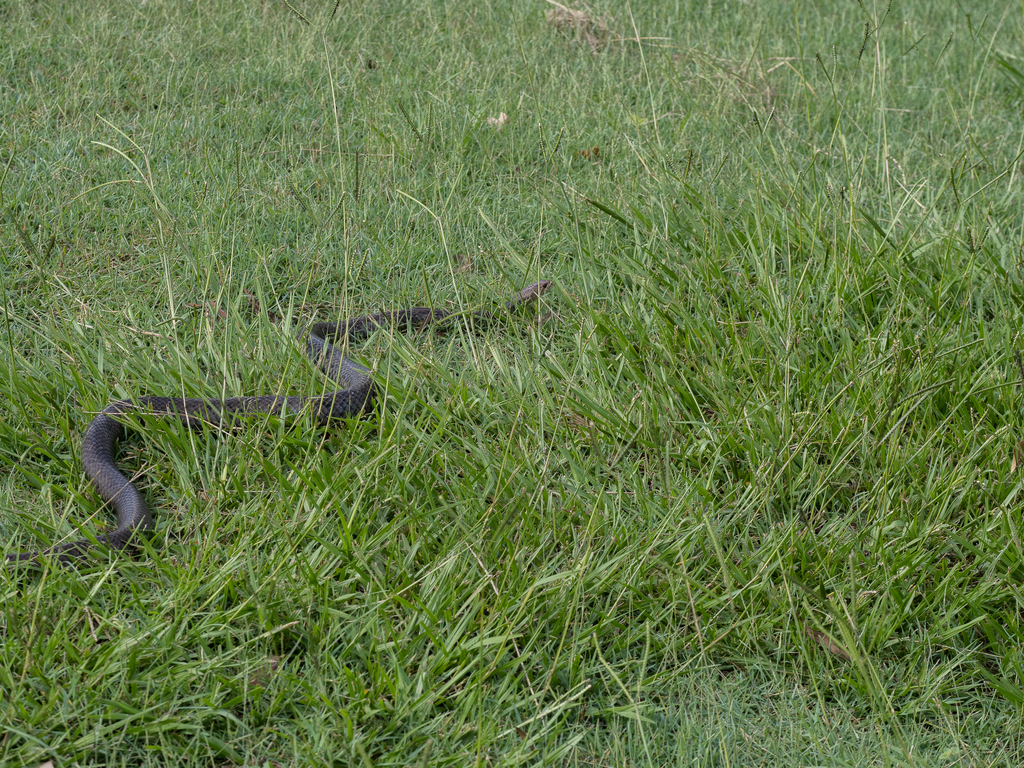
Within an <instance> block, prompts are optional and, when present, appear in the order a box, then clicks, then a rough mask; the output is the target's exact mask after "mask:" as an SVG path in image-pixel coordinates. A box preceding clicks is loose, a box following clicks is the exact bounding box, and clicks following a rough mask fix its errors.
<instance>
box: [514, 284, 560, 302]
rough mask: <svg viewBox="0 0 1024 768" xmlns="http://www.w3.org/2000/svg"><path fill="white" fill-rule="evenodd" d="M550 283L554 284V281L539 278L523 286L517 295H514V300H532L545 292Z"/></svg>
mask: <svg viewBox="0 0 1024 768" xmlns="http://www.w3.org/2000/svg"><path fill="white" fill-rule="evenodd" d="M552 285H554V282H553V281H551V280H540V281H538V282H536V283H534V284H533V285H528V286H526V287H525V288H523V290H521V291H520V292H519V296H517V297H516V300H517V301H519V302H523V301H532V300H533V299H536V298H537V297H539V296H540V295H541V294H543V293H544V292H546V291H547V290H548V288H550V287H551V286H552Z"/></svg>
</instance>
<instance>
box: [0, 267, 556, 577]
mask: <svg viewBox="0 0 1024 768" xmlns="http://www.w3.org/2000/svg"><path fill="white" fill-rule="evenodd" d="M550 287H551V281H550V280H542V281H540V282H538V283H534V284H533V285H530V286H527V287H526V288H524V289H523V290H522V291H520V292H519V293H518V294H517V295H516V296H515V297H514V298H513V299H512V300H511V301H507V302H505V308H506V309H507V310H510V311H511V310H512V309H514V308H515V307H516V306H517V305H519V304H521V303H523V302H526V301H529V300H531V299H534V298H536V297H538V296H540V295H541V294H542V293H544V292H545V291H546V290H547V289H548V288H550ZM456 318H462V319H464V320H473V319H476V320H491V319H493V318H494V315H493V314H492V313H490V312H485V311H479V312H473V313H454V312H450V311H448V310H444V309H430V308H428V307H412V308H409V309H399V310H394V311H390V312H378V313H377V314H373V315H365V316H363V317H357V318H354V319H351V320H341V321H339V322H333V323H317V324H315V325H313V326H312V327H311V328H310V331H309V339H308V343H307V346H306V354H307V355H308V356H309V358H310V359H311V360H312V361H313V362H314V363H316V364H317V365H318V366H319V367H320V369H321V370H322V371H323V372H324V373H325V374H326V375H327V377H328V378H330V379H331V380H333V381H335V382H337V383H338V384H340V385H341V386H342V387H343V388H342V389H338V390H336V391H334V392H328V393H326V394H323V395H319V396H314V397H301V396H278V395H261V396H257V397H232V398H228V399H226V400H205V399H203V398H192V397H186V398H182V397H140V398H137V399H135V400H117V401H115V402H112V403H110V404H109V405H108V406H107V407H106V408H104V409H103V410H102V411H101V412H100V413H99V414H97V415H96V417H95V418H94V419H93V420H92V422H91V423H90V424H89V427H88V428H87V429H86V431H85V436H84V437H83V438H82V466H83V468H84V469H85V474H86V476H87V477H88V478H89V480H90V482H92V485H93V487H94V488H95V489H96V491H97V493H99V495H100V497H101V498H102V499H103V501H104V502H106V503H108V504H109V505H110V506H111V507H112V508H113V509H114V511H115V512H116V513H117V527H116V528H115V529H114V530H113V531H110V532H109V533H104V534H102V535H99V536H96V537H95V539H81V540H79V541H72V542H68V543H65V544H58V545H56V546H53V547H50V548H49V549H45V550H39V551H34V552H17V553H12V554H9V555H7V556H6V561H7V563H32V562H39V561H41V560H42V559H43V558H46V557H52V558H55V559H56V560H57V561H58V562H60V563H62V564H65V565H67V564H72V563H75V562H77V561H80V560H81V559H82V558H84V557H85V556H86V554H87V553H88V552H89V550H90V549H91V548H92V547H93V546H94V545H95V544H97V543H98V544H102V545H106V546H107V547H110V548H111V549H117V550H120V549H124V548H125V547H126V546H128V544H129V543H130V542H131V541H132V539H133V537H134V536H135V534H136V532H138V531H142V530H146V529H149V528H152V526H153V517H152V515H151V514H150V512H149V507H148V506H147V505H146V500H145V499H144V498H143V496H142V494H141V493H140V492H139V490H138V489H137V488H136V487H135V486H134V485H132V483H131V481H130V480H129V479H128V478H127V477H125V476H124V475H123V474H122V473H121V471H120V470H119V469H118V468H117V465H116V464H115V463H114V452H115V449H116V447H117V444H118V442H119V441H120V440H121V438H123V437H124V435H125V432H126V427H125V425H124V424H122V423H121V421H120V420H119V418H118V417H124V416H125V415H129V414H133V413H137V414H147V415H155V416H158V417H167V418H175V419H178V420H179V421H181V422H182V423H183V424H185V425H186V426H187V427H189V428H190V429H195V430H198V429H202V428H204V427H206V426H223V425H226V424H229V423H230V422H231V420H232V419H234V418H235V417H237V416H241V415H245V414H256V413H282V411H283V412H287V413H295V412H298V411H301V410H303V409H305V408H308V409H310V410H311V412H312V413H313V415H314V417H315V418H316V421H317V423H318V424H320V425H325V424H327V423H328V422H330V421H331V420H332V419H340V418H351V417H357V416H360V415H361V414H363V413H365V412H366V411H367V410H369V409H370V408H371V407H372V405H373V401H374V396H375V390H374V385H373V379H372V378H371V375H370V371H369V370H368V369H366V368H364V367H363V366H362V365H359V363H356V362H353V361H352V360H350V359H349V358H348V357H346V356H345V355H344V354H342V352H341V351H340V350H339V349H338V348H336V347H335V346H333V345H332V344H331V342H332V341H335V342H344V341H345V340H346V339H347V340H353V341H354V340H359V339H362V338H365V337H367V336H369V335H370V334H371V333H372V332H373V331H374V330H376V329H377V328H380V327H386V326H394V327H396V328H401V329H410V328H419V327H422V326H425V325H427V324H429V323H436V322H439V321H442V320H448V319H456Z"/></svg>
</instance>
